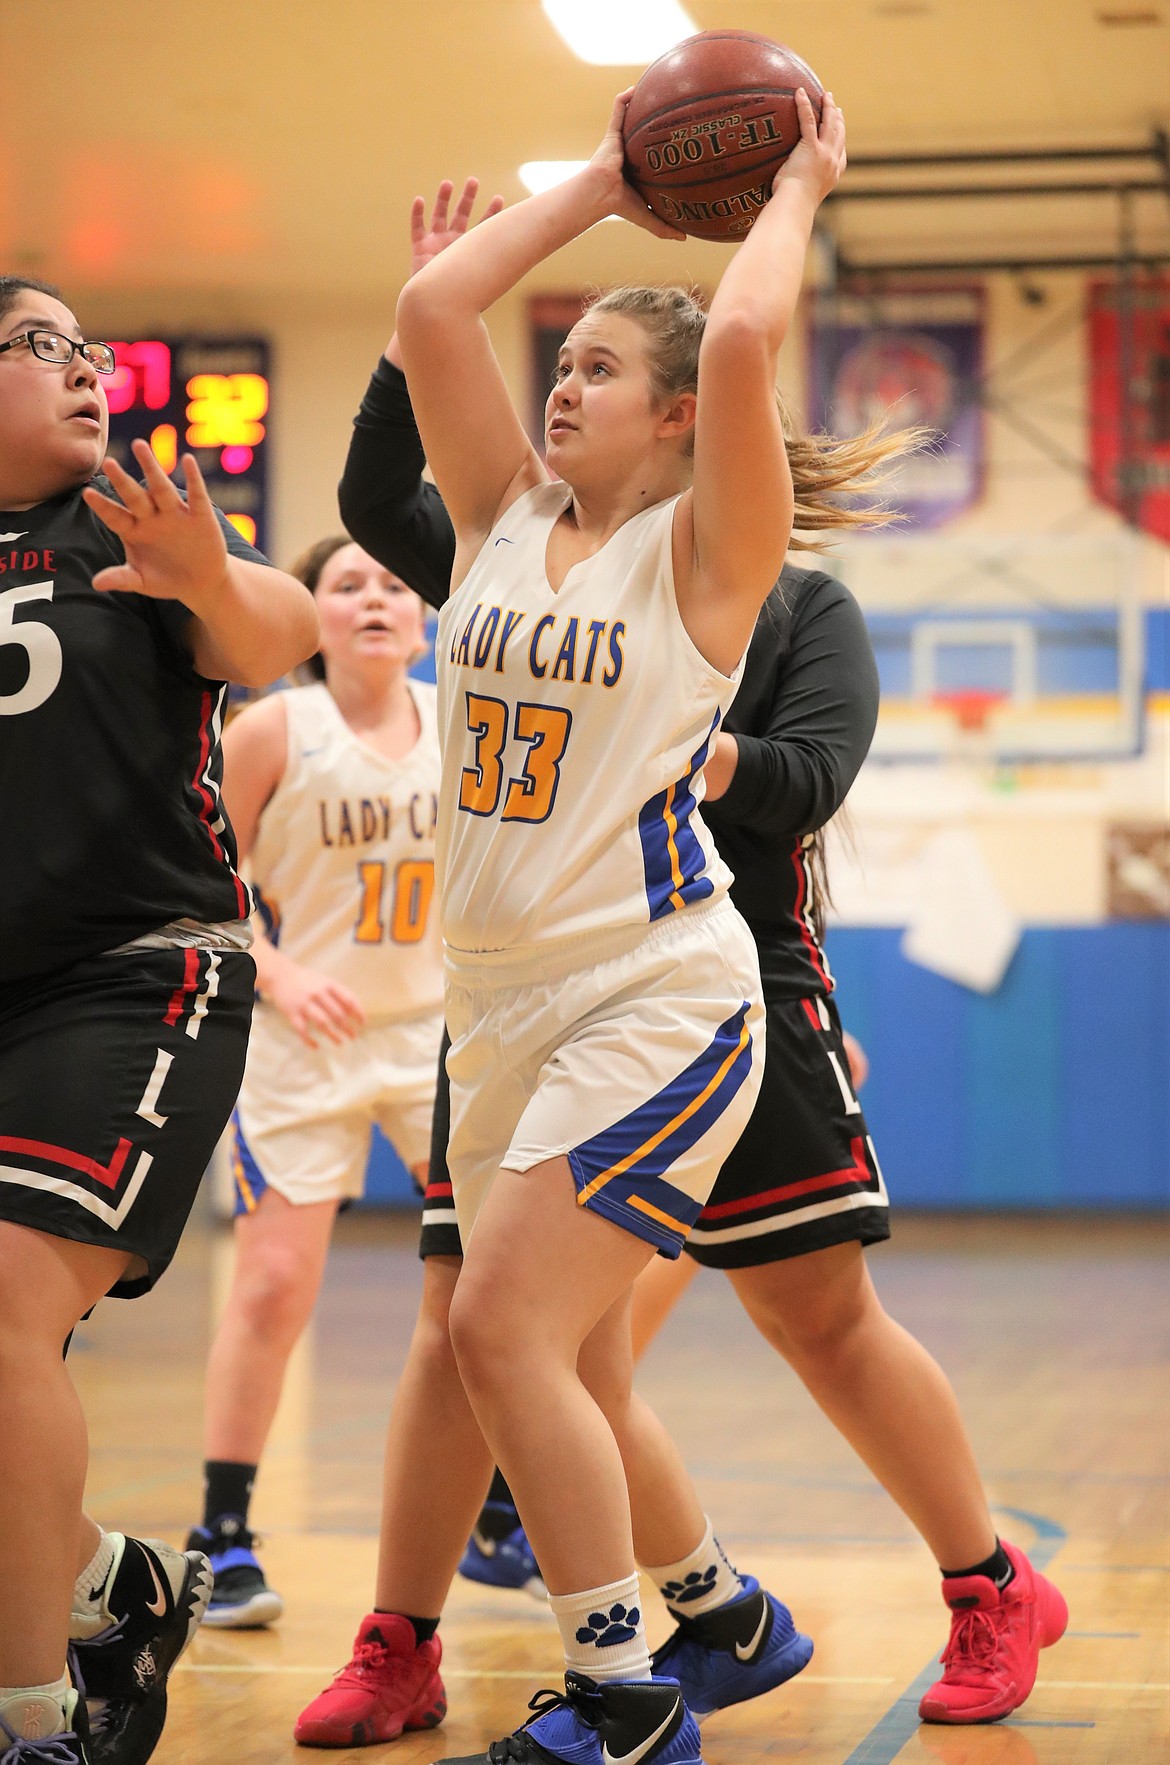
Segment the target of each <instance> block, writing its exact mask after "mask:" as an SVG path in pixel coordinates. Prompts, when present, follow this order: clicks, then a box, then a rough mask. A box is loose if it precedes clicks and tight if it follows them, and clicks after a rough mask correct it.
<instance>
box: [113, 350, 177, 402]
mask: <svg viewBox="0 0 1170 1765" xmlns="http://www.w3.org/2000/svg"><path fill="white" fill-rule="evenodd" d="M110 347H111V348H112V349H113V351H114V359H115V360H116V362H117V364H118V365H117V367H116V368H115V370H114V372H113V373H112V374H111V375H110V376H109V378H108V379H107V380H106V381H105V383H104V384H105V394H106V403H107V404H108V405H109V407H110V410H111V412H112V413H113V414H114V415H117V414H118V413H119V412H120V411H130V410H133V409H134V408H135V406H136V405H145V406H146V408H147V410H148V411H161V410H162V409H163V407H164V406H165V405H167V404H169V403H170V397H171V352H170V350H169V348H168V347H167V345H166V344H165V343H160V342H159V341H158V340H157V339H155V338H148V339H146V340H144V341H140V342H138V343H114V344H111V346H110Z"/></svg>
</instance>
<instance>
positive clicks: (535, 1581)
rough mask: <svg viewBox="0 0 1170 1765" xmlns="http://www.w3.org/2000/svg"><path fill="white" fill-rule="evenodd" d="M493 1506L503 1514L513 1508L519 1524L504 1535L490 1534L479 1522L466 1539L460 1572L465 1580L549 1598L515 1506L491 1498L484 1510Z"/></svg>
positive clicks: (540, 1597)
mask: <svg viewBox="0 0 1170 1765" xmlns="http://www.w3.org/2000/svg"><path fill="white" fill-rule="evenodd" d="M493 1508H499V1511H500V1512H501V1513H504V1514H506V1513H509V1512H510V1513H511V1514H512V1515H513V1517H515V1518H516V1521H517V1524H516V1525H515V1526H514V1527H513V1529H512V1531H511V1532H508V1533H506V1534H505V1535H504V1536H503V1537H502V1538H491V1537H489V1536H488V1534H487V1533H485V1532H484V1531H483V1530H482V1528H481V1527H480V1526H478V1525H477V1526H476V1527H475V1528H474V1530H473V1532H472V1534H471V1537H470V1538H469V1539H468V1541H467V1549H466V1550H465V1551H464V1553H463V1557H462V1560H461V1562H460V1564H459V1573H460V1574H461V1575H462V1576H463V1578H464V1580H466V1581H480V1582H482V1583H483V1584H484V1586H485V1587H513V1588H519V1589H520V1590H521V1591H522V1592H523V1593H529V1594H531V1595H532V1597H533V1599H536V1600H543V1599H547V1598H548V1590H547V1588H546V1587H545V1585H544V1582H543V1580H542V1579H541V1574H540V1566H539V1564H538V1563H537V1561H536V1558H535V1557H534V1556H533V1554H532V1546H531V1545H530V1544H529V1542H528V1539H527V1538H526V1536H525V1533H524V1528H523V1526H521V1525H520V1524H519V1516H518V1515H517V1514H516V1510H515V1509H514V1508H512V1509H510V1510H509V1509H505V1508H504V1507H503V1506H502V1505H501V1504H499V1503H495V1502H489V1503H488V1504H487V1509H485V1512H486V1511H490V1510H491V1509H493Z"/></svg>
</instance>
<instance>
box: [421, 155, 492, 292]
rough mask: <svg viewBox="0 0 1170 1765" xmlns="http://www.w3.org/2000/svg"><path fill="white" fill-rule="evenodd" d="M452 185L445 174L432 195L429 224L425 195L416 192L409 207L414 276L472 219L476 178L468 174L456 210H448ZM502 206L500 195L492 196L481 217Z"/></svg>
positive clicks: (460, 234)
mask: <svg viewBox="0 0 1170 1765" xmlns="http://www.w3.org/2000/svg"><path fill="white" fill-rule="evenodd" d="M454 193H455V186H454V184H453V183H452V181H451V179H450V178H444V179H443V182H442V183H441V184H440V185H439V188H438V191H437V192H436V195H435V206H434V208H433V209H432V210H431V220H430V225H429V226H428V225H427V219H426V213H427V205H426V199H425V198H424V197H422V196H416V197H415V199H414V201H413V202H412V204H411V207H410V273H411V275H412V276H417V274H418V272H419V271H420V270H421V269H422V267H423V265H424V264H429V263H430V261H431V259H432V258H433V257H438V255H439V253H440V251H446V249H447V247H448V245H454V243H455V241H456V239H459V238H461V237H462V236H463V234H464V233H466V231H467V228H468V225H469V223H470V221H471V211H472V209H473V208H474V207H475V199H476V197H477V196H478V195H479V179H478V178H467V179H466V180H465V182H464V185H463V194H462V195H461V196H460V198H459V201H458V202H457V203H456V204H455V212H454V213H453V214H449V213H448V210H449V207H450V202H451V197H452V196H453V195H454ZM503 206H504V199H503V197H502V196H493V197H492V199H491V201H490V202H489V203H488V205H487V207H486V208H485V209H484V211H483V213H482V214H481V215H480V217H479V218H480V221H490V220H491V218H492V216H493V215H497V214H499V212H500V210H501V209H502V208H503Z"/></svg>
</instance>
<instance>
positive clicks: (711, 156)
mask: <svg viewBox="0 0 1170 1765" xmlns="http://www.w3.org/2000/svg"><path fill="white" fill-rule="evenodd" d="M798 86H803V87H804V89H805V91H806V92H807V93H808V95H809V97H810V99H811V100H812V105H813V109H814V111H815V112H816V114H817V116H818V118H819V116H820V108H821V94H822V87H821V82H820V81H819V80H818V79H817V76H816V75H815V74H814V73H813V71H812V69H811V68H810V67H809V66H808V65H807V64H806V63H805V62H803V61H802V60H801V59H800V57H799V55H794V54H793V52H792V50H791V49H785V48H784V46H783V45H782V44H780V43H773V42H771V41H770V39H769V38H767V37H760V36H757V35H756V34H755V32H754V31H700V33H699V34H698V36H695V37H688V38H687V40H686V41H685V42H684V43H679V44H677V45H676V47H675V48H673V49H670V50H668V51H667V53H666V54H665V55H660V56H659V58H658V60H657V61H655V62H652V63H651V64H650V66H649V67H648V68H647V69H646V71H645V73H644V74H643V75H642V78H641V79H640V80H639V81H638V84H637V85H636V86H635V87H634V92H633V96H632V97H631V99H630V102H629V106H628V108H627V110H626V121H625V144H626V166H625V173H626V178H627V180H628V181H629V182H630V183H631V184H632V185H633V186H634V189H635V190H637V192H638V194H639V195H640V196H641V197H642V199H643V200H644V201H645V202H646V203H647V205H648V206H649V207H650V208H651V209H652V210H653V211H654V213H655V214H656V215H658V217H659V218H660V219H661V220H664V221H669V222H670V223H671V224H672V225H673V226H676V227H681V229H682V231H683V232H684V233H689V234H690V235H691V237H692V238H694V239H716V240H722V241H724V242H725V243H732V244H733V243H734V242H735V241H736V240H737V239H742V238H743V237H744V235H745V234H746V233H747V232H749V231H750V229H751V227H752V224H753V222H754V221H755V219H756V216H757V215H758V214H759V212H760V210H761V209H762V208H763V206H764V204H765V203H766V202H767V201H768V198H769V197H770V195H771V193H772V179H773V178H774V177H775V176H776V172H777V170H778V168H779V167H780V166H781V165H782V164H783V162H784V160H785V159H787V157H788V155H789V154H790V153H791V152H792V149H793V148H794V147H795V146H796V143H797V142H798V141H799V140H800V122H799V119H798V117H797V114H796V89H797V87H798Z"/></svg>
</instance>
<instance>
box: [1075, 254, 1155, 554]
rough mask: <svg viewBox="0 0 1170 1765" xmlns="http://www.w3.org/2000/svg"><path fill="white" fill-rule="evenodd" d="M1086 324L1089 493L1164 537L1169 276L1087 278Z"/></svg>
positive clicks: (1131, 521)
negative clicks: (1126, 282) (1124, 279)
mask: <svg viewBox="0 0 1170 1765" xmlns="http://www.w3.org/2000/svg"><path fill="white" fill-rule="evenodd" d="M1088 328H1089V470H1090V476H1091V480H1092V485H1093V495H1094V496H1095V497H1097V499H1098V500H1099V501H1100V502H1103V503H1107V504H1108V506H1109V507H1110V508H1111V509H1117V510H1118V511H1119V513H1121V514H1123V515H1124V516H1125V518H1126V520H1127V521H1129V522H1130V523H1131V524H1132V525H1133V526H1135V527H1140V528H1142V529H1143V530H1144V531H1145V532H1146V533H1152V534H1153V535H1154V537H1155V538H1157V539H1165V540H1170V280H1168V279H1167V278H1166V277H1165V276H1141V277H1135V278H1134V280H1133V281H1132V282H1131V283H1130V284H1129V285H1128V287H1126V286H1124V285H1123V284H1122V283H1120V282H1094V283H1093V284H1092V285H1091V286H1090V288H1089V305H1088ZM1127 382H1128V384H1127Z"/></svg>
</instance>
